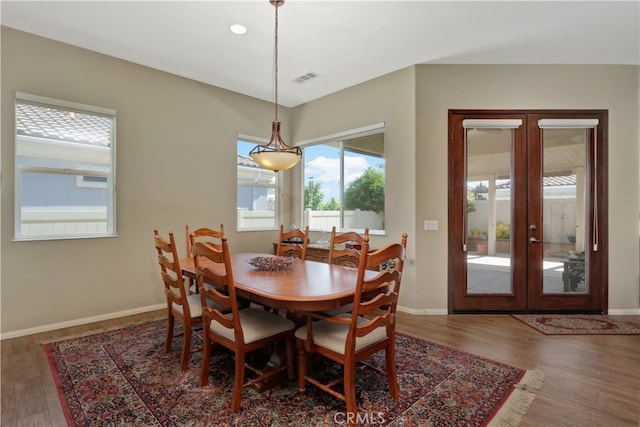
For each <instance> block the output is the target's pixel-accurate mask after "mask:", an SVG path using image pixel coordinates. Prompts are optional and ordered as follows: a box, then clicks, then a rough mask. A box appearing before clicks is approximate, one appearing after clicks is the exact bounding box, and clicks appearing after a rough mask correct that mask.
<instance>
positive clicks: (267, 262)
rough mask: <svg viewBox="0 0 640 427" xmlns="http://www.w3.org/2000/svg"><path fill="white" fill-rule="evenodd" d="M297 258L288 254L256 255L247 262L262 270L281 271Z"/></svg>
mask: <svg viewBox="0 0 640 427" xmlns="http://www.w3.org/2000/svg"><path fill="white" fill-rule="evenodd" d="M297 260H298V258H294V257H289V256H278V255H274V256H258V257H255V258H251V259H249V260H247V262H248V263H249V264H251V265H253V266H254V267H256V268H257V269H258V270H262V271H283V270H286V269H287V268H289V266H290V265H291V264H293V263H294V262H296V261H297Z"/></svg>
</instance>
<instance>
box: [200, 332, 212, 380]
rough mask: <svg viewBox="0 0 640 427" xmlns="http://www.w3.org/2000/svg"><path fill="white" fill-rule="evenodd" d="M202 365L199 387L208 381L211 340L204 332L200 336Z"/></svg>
mask: <svg viewBox="0 0 640 427" xmlns="http://www.w3.org/2000/svg"><path fill="white" fill-rule="evenodd" d="M202 340H203V341H204V343H203V344H202V365H201V366H200V387H204V386H206V385H207V383H208V382H209V359H211V340H210V339H209V337H208V336H207V335H206V332H205V334H204V335H203V337H202Z"/></svg>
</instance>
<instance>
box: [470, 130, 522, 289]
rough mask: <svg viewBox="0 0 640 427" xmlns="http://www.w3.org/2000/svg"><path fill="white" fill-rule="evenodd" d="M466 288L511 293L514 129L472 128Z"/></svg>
mask: <svg viewBox="0 0 640 427" xmlns="http://www.w3.org/2000/svg"><path fill="white" fill-rule="evenodd" d="M466 132H467V149H466V153H467V162H466V164H467V170H466V180H467V181H466V184H467V209H466V233H467V234H466V235H467V293H468V294H511V293H512V281H511V231H510V230H511V217H512V214H511V198H512V196H511V174H512V168H511V148H512V141H511V135H512V133H513V132H512V130H511V129H498V128H475V129H467V130H466Z"/></svg>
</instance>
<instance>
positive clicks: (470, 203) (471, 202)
mask: <svg viewBox="0 0 640 427" xmlns="http://www.w3.org/2000/svg"><path fill="white" fill-rule="evenodd" d="M475 211H476V193H474V192H473V191H470V190H467V212H475Z"/></svg>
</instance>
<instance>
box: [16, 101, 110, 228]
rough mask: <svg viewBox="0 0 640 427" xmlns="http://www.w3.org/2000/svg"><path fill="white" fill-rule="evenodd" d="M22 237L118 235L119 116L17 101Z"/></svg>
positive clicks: (18, 201) (18, 218)
mask: <svg viewBox="0 0 640 427" xmlns="http://www.w3.org/2000/svg"><path fill="white" fill-rule="evenodd" d="M15 108H16V110H15V114H16V157H15V166H16V167H15V175H16V179H15V184H16V189H15V238H16V240H41V239H71V238H81V237H83V238H84V237H105V236H113V235H115V194H114V193H115V172H114V169H115V168H114V159H115V111H113V110H110V109H106V108H100V107H93V106H89V105H83V104H77V103H72V102H66V101H61V100H57V99H51V98H44V97H40V96H35V95H28V94H24V93H17V94H16V105H15Z"/></svg>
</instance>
